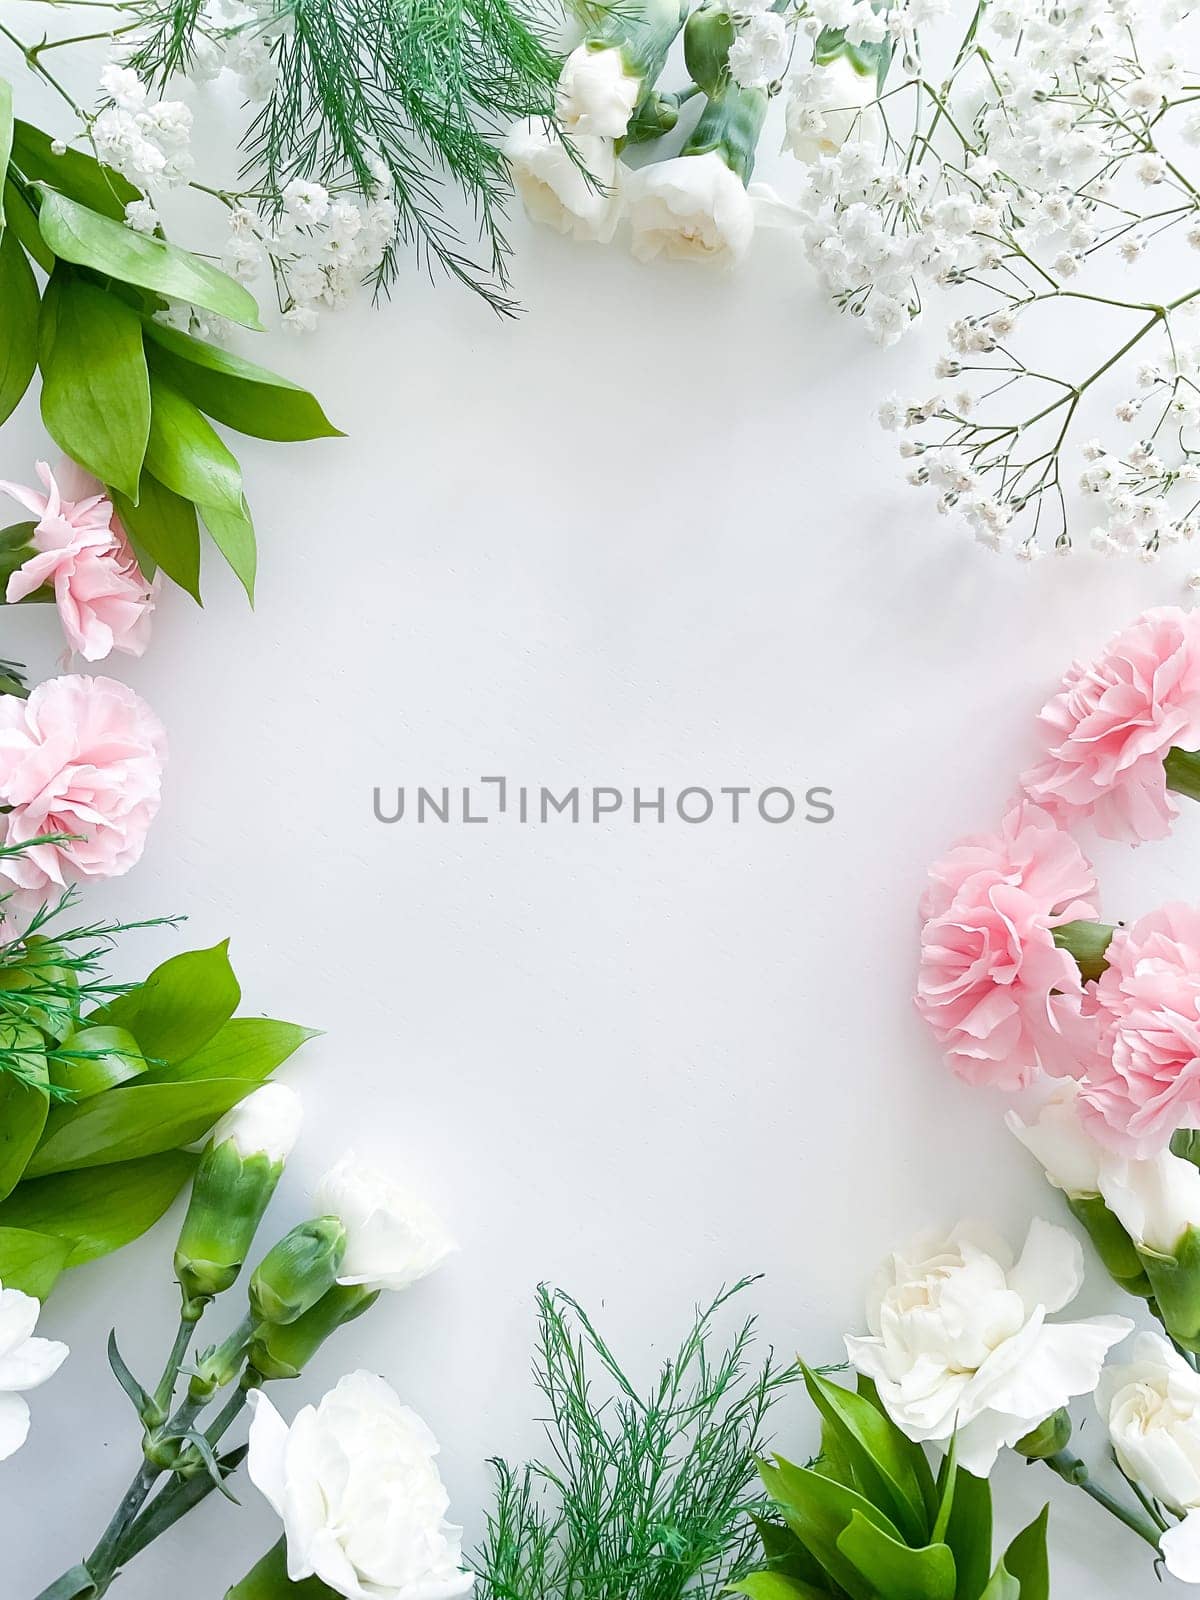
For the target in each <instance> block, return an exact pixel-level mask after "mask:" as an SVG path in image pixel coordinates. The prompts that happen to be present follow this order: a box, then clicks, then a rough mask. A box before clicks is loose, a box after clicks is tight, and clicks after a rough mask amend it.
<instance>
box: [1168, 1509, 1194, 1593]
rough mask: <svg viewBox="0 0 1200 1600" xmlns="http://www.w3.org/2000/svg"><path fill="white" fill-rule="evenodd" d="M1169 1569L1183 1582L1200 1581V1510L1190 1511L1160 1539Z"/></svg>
mask: <svg viewBox="0 0 1200 1600" xmlns="http://www.w3.org/2000/svg"><path fill="white" fill-rule="evenodd" d="M1159 1547H1160V1548H1161V1550H1162V1553H1163V1560H1164V1561H1165V1562H1166V1563H1167V1571H1168V1572H1170V1573H1171V1574H1172V1576H1174V1577H1176V1578H1178V1579H1179V1581H1180V1582H1181V1583H1200V1511H1190V1512H1189V1513H1188V1514H1187V1516H1186V1517H1184V1519H1183V1521H1182V1522H1181V1523H1179V1525H1178V1526H1177V1527H1174V1528H1168V1529H1167V1531H1166V1533H1164V1534H1163V1536H1162V1538H1161V1539H1160V1540H1159Z"/></svg>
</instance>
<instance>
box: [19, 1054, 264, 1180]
mask: <svg viewBox="0 0 1200 1600" xmlns="http://www.w3.org/2000/svg"><path fill="white" fill-rule="evenodd" d="M253 1087H254V1084H253V1082H252V1081H249V1080H247V1079H245V1078H205V1079H199V1080H197V1081H196V1082H194V1083H151V1084H139V1083H133V1084H130V1085H127V1086H125V1087H122V1088H117V1089H110V1090H109V1091H108V1093H107V1094H99V1095H95V1096H94V1097H93V1098H92V1099H90V1100H84V1101H82V1102H81V1103H80V1104H79V1105H66V1106H55V1107H54V1108H53V1110H52V1111H51V1112H50V1115H49V1116H48V1117H47V1118H46V1127H45V1131H44V1132H43V1134H42V1141H41V1144H40V1145H39V1146H38V1148H37V1150H36V1151H35V1152H34V1154H33V1155H32V1157H31V1158H30V1160H29V1163H28V1165H27V1166H26V1168H25V1171H26V1173H27V1175H28V1176H29V1177H30V1178H42V1177H46V1176H47V1175H48V1174H50V1173H55V1172H74V1171H77V1170H78V1169H79V1168H81V1167H96V1166H109V1165H111V1164H113V1163H116V1162H125V1161H135V1160H137V1159H139V1158H140V1157H142V1156H153V1155H158V1154H160V1153H161V1152H162V1151H164V1150H172V1149H175V1148H176V1147H178V1146H180V1145H187V1144H191V1143H193V1141H195V1140H196V1139H199V1138H201V1137H203V1135H204V1134H206V1133H207V1132H208V1130H209V1129H210V1128H211V1127H212V1125H213V1123H214V1122H216V1121H217V1119H218V1118H219V1117H222V1116H224V1114H225V1113H226V1112H227V1111H228V1110H230V1109H231V1108H232V1107H233V1106H235V1105H237V1103H238V1101H239V1100H242V1099H244V1098H245V1097H246V1095H248V1094H249V1093H250V1091H251V1089H253Z"/></svg>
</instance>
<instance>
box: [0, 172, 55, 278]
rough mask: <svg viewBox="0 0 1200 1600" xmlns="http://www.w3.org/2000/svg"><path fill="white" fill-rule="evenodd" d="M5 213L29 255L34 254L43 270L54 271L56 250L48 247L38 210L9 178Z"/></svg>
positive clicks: (5, 198) (10, 226)
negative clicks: (40, 226) (41, 230)
mask: <svg viewBox="0 0 1200 1600" xmlns="http://www.w3.org/2000/svg"><path fill="white" fill-rule="evenodd" d="M3 188H4V214H5V218H6V223H7V226H8V227H9V228H11V229H12V231H13V233H15V234H16V236H17V238H18V239H19V240H20V242H21V245H22V247H23V248H24V251H25V254H26V255H27V256H32V257H33V259H34V260H35V261H36V262H37V264H38V266H39V267H41V269H42V271H43V272H53V271H54V252H53V251H52V250H48V249H47V248H46V241H45V240H44V239H43V238H42V235H41V232H40V230H39V229H38V222H37V212H36V211H35V210H34V209H33V207H32V206H31V205H30V204H29V201H28V200H26V198H25V196H24V195H23V194H22V193H21V191H20V189H18V188H17V186H16V184H15V183H14V182H13V181H12V179H11V178H9V179H8V180H7V181H6V182H5V184H4V186H3Z"/></svg>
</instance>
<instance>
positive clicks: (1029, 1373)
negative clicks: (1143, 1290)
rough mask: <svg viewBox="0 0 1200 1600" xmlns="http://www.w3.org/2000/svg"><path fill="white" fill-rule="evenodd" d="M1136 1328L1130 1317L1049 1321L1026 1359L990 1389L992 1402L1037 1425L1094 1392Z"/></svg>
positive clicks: (998, 1408) (1025, 1354)
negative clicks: (1115, 1350) (1108, 1360)
mask: <svg viewBox="0 0 1200 1600" xmlns="http://www.w3.org/2000/svg"><path fill="white" fill-rule="evenodd" d="M1132 1331H1133V1323H1132V1322H1130V1320H1129V1318H1128V1317H1091V1318H1089V1319H1088V1320H1087V1321H1086V1322H1059V1323H1047V1324H1045V1325H1044V1326H1043V1327H1041V1328H1040V1329H1039V1330H1038V1334H1037V1338H1036V1339H1035V1340H1034V1341H1033V1342H1032V1343H1031V1345H1030V1346H1029V1348H1028V1349H1027V1350H1026V1351H1025V1353H1024V1357H1023V1359H1022V1360H1021V1361H1019V1362H1018V1363H1016V1364H1015V1365H1014V1366H1013V1367H1012V1368H1011V1369H1010V1370H1009V1371H1008V1373H1007V1374H1006V1375H1005V1377H1003V1378H1002V1379H1001V1380H1000V1381H999V1382H998V1383H996V1384H994V1385H992V1386H991V1387H990V1388H989V1391H988V1405H989V1407H991V1408H993V1409H995V1410H999V1411H1006V1412H1009V1413H1010V1414H1011V1415H1013V1416H1018V1417H1027V1418H1028V1419H1029V1422H1030V1426H1031V1427H1032V1426H1034V1425H1035V1424H1037V1423H1039V1422H1043V1421H1044V1420H1045V1419H1046V1418H1047V1417H1048V1416H1050V1414H1051V1413H1052V1412H1054V1411H1057V1410H1058V1408H1059V1407H1060V1406H1063V1405H1065V1404H1066V1403H1067V1401H1068V1400H1070V1399H1072V1398H1073V1397H1074V1396H1076V1395H1081V1394H1091V1393H1092V1391H1093V1390H1094V1389H1095V1387H1096V1385H1097V1383H1098V1382H1099V1381H1100V1373H1101V1370H1102V1368H1103V1366H1104V1358H1105V1357H1106V1356H1107V1354H1108V1352H1109V1351H1110V1350H1111V1349H1112V1347H1113V1345H1115V1344H1119V1343H1120V1341H1121V1340H1122V1339H1124V1338H1125V1337H1126V1336H1127V1335H1128V1334H1130V1333H1132Z"/></svg>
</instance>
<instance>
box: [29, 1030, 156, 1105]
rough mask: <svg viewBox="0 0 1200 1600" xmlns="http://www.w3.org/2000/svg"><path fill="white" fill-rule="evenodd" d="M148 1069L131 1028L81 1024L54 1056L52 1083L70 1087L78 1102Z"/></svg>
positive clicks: (74, 1098) (126, 1081)
mask: <svg viewBox="0 0 1200 1600" xmlns="http://www.w3.org/2000/svg"><path fill="white" fill-rule="evenodd" d="M145 1070H146V1062H145V1059H144V1057H143V1056H142V1053H141V1051H140V1050H139V1048H138V1042H137V1040H136V1039H135V1038H134V1037H133V1035H132V1034H131V1033H130V1032H129V1030H128V1029H127V1028H78V1029H76V1031H75V1032H74V1033H72V1034H70V1035H69V1036H68V1037H67V1038H66V1039H64V1040H63V1042H62V1044H60V1045H59V1047H58V1048H57V1050H55V1052H54V1054H53V1056H51V1058H50V1081H51V1083H55V1084H57V1085H58V1086H59V1087H60V1088H62V1089H66V1090H68V1091H69V1093H70V1096H71V1100H72V1103H73V1104H75V1105H78V1104H79V1103H80V1102H81V1101H83V1100H89V1099H91V1097H92V1096H93V1095H97V1094H103V1093H104V1092H105V1090H107V1089H115V1088H116V1086H117V1084H119V1083H128V1082H129V1080H130V1078H136V1077H138V1076H139V1075H140V1074H141V1073H144V1072H145Z"/></svg>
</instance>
